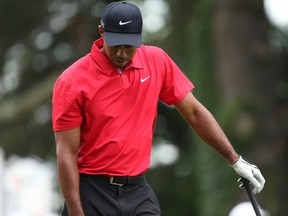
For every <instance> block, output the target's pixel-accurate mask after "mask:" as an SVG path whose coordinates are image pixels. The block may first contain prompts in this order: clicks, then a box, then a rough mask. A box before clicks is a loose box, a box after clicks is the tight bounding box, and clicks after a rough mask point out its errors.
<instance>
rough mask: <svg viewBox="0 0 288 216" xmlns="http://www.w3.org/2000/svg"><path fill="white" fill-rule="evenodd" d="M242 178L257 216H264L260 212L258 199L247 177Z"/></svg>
mask: <svg viewBox="0 0 288 216" xmlns="http://www.w3.org/2000/svg"><path fill="white" fill-rule="evenodd" d="M242 180H243V183H244V187H245V190H246V192H247V194H248V197H249V199H250V202H251V204H252V206H253V209H254V211H255V214H256V216H262V214H261V212H260V208H259V205H258V203H257V201H256V199H255V197H254V195H253V193H252V188H251V185H250V184H249V181H248V180H247V179H244V178H242Z"/></svg>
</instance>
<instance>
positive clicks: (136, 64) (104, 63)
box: [90, 38, 143, 75]
mask: <svg viewBox="0 0 288 216" xmlns="http://www.w3.org/2000/svg"><path fill="white" fill-rule="evenodd" d="M102 47H103V39H102V38H99V39H97V40H96V41H95V42H94V44H93V46H92V48H91V52H90V55H91V57H92V59H93V60H94V62H95V63H96V64H98V66H99V67H100V68H101V69H102V71H103V72H104V73H106V74H107V75H110V74H111V73H113V72H115V71H116V67H115V66H114V65H113V64H112V63H111V61H110V60H109V59H108V58H107V56H105V55H104V54H103V53H102V52H101V48H102ZM138 49H139V48H138ZM138 49H137V51H136V53H135V55H134V57H133V58H132V60H131V62H130V63H129V64H128V65H127V67H126V69H125V70H127V69H129V68H136V69H140V68H143V64H142V61H141V59H140V56H139V51H138Z"/></svg>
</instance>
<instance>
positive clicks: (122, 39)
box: [101, 1, 143, 47]
mask: <svg viewBox="0 0 288 216" xmlns="http://www.w3.org/2000/svg"><path fill="white" fill-rule="evenodd" d="M142 23H143V21H142V15H141V12H140V9H139V8H138V7H137V6H136V5H135V4H132V3H130V2H125V1H123V2H112V3H110V4H108V5H107V6H106V7H105V8H104V10H103V12H102V15H101V25H102V27H103V28H104V39H105V42H106V43H107V45H108V46H118V45H130V46H135V47H140V46H141V44H142V35H141V33H142Z"/></svg>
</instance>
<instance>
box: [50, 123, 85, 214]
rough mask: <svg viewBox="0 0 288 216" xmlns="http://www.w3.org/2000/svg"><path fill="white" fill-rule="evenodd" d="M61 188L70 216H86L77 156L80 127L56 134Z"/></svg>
mask: <svg viewBox="0 0 288 216" xmlns="http://www.w3.org/2000/svg"><path fill="white" fill-rule="evenodd" d="M54 135H55V141H56V156H57V167H58V178H59V184H60V188H61V191H62V194H63V197H64V199H65V203H66V206H67V210H68V214H69V216H76V215H77V216H84V212H83V209H82V205H81V199H80V193H79V171H78V165H77V155H78V149H79V146H80V127H77V128H74V129H71V130H65V131H58V132H55V133H54Z"/></svg>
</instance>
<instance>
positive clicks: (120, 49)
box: [116, 45, 126, 56]
mask: <svg viewBox="0 0 288 216" xmlns="http://www.w3.org/2000/svg"><path fill="white" fill-rule="evenodd" d="M125 53H126V48H125V46H124V45H122V46H119V47H117V50H116V54H117V55H118V56H123V55H125Z"/></svg>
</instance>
